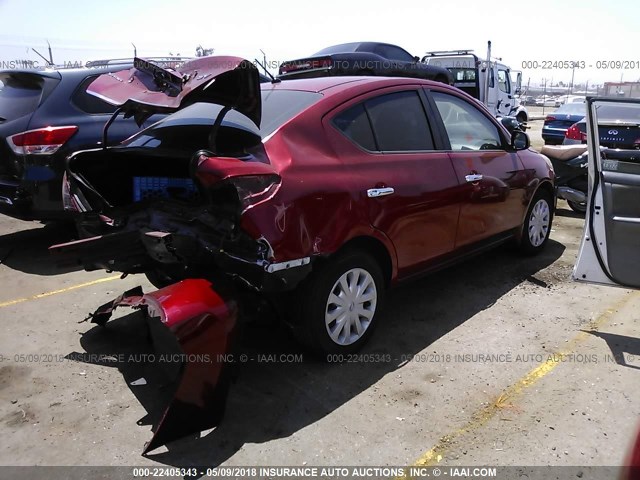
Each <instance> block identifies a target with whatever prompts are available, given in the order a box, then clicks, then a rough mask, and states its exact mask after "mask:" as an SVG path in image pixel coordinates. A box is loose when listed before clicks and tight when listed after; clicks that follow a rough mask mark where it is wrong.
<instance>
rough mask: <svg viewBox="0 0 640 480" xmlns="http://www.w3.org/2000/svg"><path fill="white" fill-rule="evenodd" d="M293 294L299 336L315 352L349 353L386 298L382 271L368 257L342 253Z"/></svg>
mask: <svg viewBox="0 0 640 480" xmlns="http://www.w3.org/2000/svg"><path fill="white" fill-rule="evenodd" d="M297 295H298V302H299V308H298V309H297V313H298V315H299V318H298V319H295V320H294V333H295V334H296V336H297V337H298V339H299V340H300V341H301V342H302V343H303V344H304V345H305V346H307V347H308V348H310V349H311V350H312V351H314V352H316V353H320V354H332V353H334V354H335V353H337V354H345V353H351V352H354V351H356V350H358V349H359V348H360V347H362V346H363V345H364V344H365V343H366V341H367V340H368V339H369V337H370V336H371V334H372V332H373V330H374V328H375V326H376V324H377V321H378V317H379V312H380V309H381V306H382V301H383V297H384V281H383V276H382V271H381V270H380V267H379V266H378V264H377V262H376V261H375V260H373V258H371V257H370V256H369V255H367V254H365V253H361V252H346V253H344V254H341V255H340V256H338V257H336V258H335V259H333V260H330V262H329V263H327V264H326V265H324V266H322V267H321V268H320V269H319V270H318V271H316V272H314V273H313V274H312V276H311V277H310V278H309V279H308V280H307V281H306V282H305V283H304V284H303V285H301V287H300V291H299V292H297Z"/></svg>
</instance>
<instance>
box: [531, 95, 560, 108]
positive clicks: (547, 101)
mask: <svg viewBox="0 0 640 480" xmlns="http://www.w3.org/2000/svg"><path fill="white" fill-rule="evenodd" d="M536 106H537V107H557V106H559V103H558V101H557V99H556V98H555V97H546V96H544V95H543V96H540V97H538V98H536Z"/></svg>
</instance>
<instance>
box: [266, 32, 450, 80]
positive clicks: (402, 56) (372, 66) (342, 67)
mask: <svg viewBox="0 0 640 480" xmlns="http://www.w3.org/2000/svg"><path fill="white" fill-rule="evenodd" d="M328 75H339V76H345V75H376V76H385V77H412V78H423V79H426V80H435V81H436V82H442V83H446V84H449V85H451V84H453V77H452V76H451V73H449V71H448V70H447V69H446V68H440V67H434V66H431V65H425V64H423V63H421V62H420V59H419V58H418V57H414V56H413V55H411V54H410V53H409V52H407V51H406V50H404V49H403V48H401V47H398V46H397V45H391V44H388V43H379V42H353V43H343V44H341V45H334V46H332V47H327V48H324V49H322V50H320V51H319V52H316V53H314V54H313V55H311V56H310V57H305V58H301V59H298V60H289V61H286V62H283V63H282V65H280V70H279V75H278V78H280V79H282V80H285V79H291V78H310V77H321V76H328Z"/></svg>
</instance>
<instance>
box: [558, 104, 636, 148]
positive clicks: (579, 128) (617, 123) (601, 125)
mask: <svg viewBox="0 0 640 480" xmlns="http://www.w3.org/2000/svg"><path fill="white" fill-rule="evenodd" d="M601 100H603V101H604V100H606V98H604V97H603V98H601ZM598 105H599V111H598V133H599V142H600V143H599V144H600V146H602V147H606V148H610V149H614V148H620V149H639V148H640V117H638V110H637V108H635V106H634V105H631V104H627V103H601V104H598ZM586 122H587V121H586V118H583V119H582V120H580V121H579V122H576V123H574V124H573V125H571V126H570V127H569V128H568V129H567V132H566V133H565V137H564V140H563V144H564V145H575V144H581V143H587V123H586Z"/></svg>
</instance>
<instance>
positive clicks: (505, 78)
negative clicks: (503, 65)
mask: <svg viewBox="0 0 640 480" xmlns="http://www.w3.org/2000/svg"><path fill="white" fill-rule="evenodd" d="M498 88H499V89H500V90H502V91H503V92H505V93H511V84H510V83H509V75H508V74H507V71H506V70H498Z"/></svg>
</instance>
